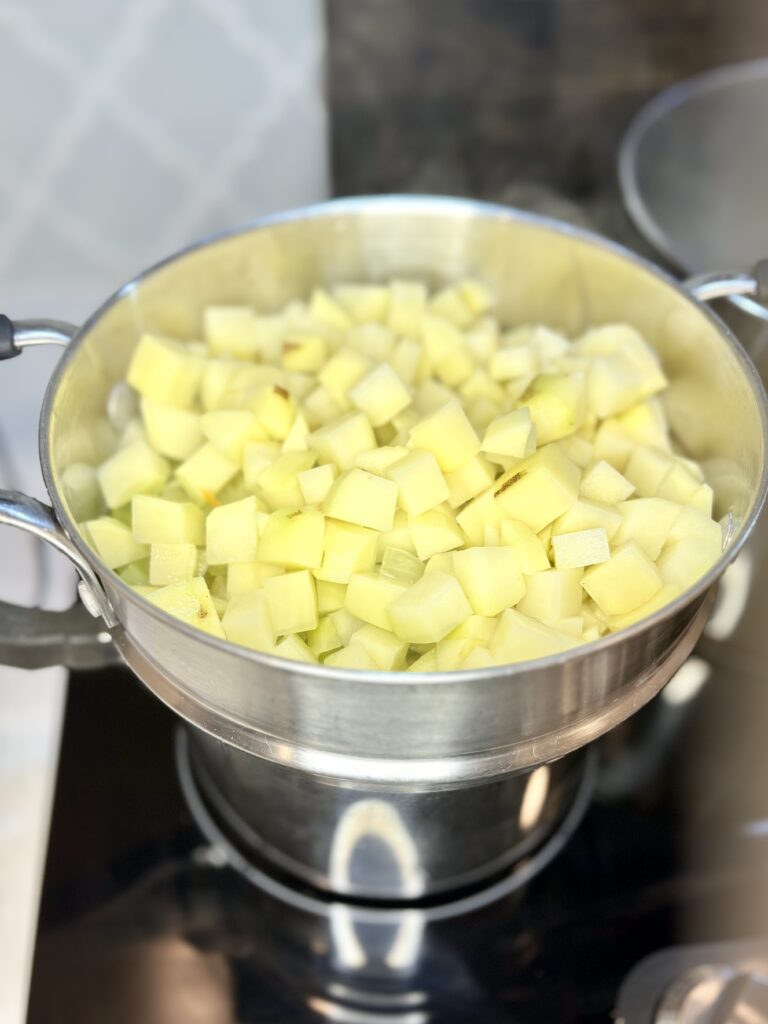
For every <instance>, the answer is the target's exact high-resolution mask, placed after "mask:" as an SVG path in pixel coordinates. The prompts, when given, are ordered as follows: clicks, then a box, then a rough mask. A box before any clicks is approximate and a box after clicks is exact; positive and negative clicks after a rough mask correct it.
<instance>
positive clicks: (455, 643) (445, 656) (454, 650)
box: [435, 637, 477, 672]
mask: <svg viewBox="0 0 768 1024" xmlns="http://www.w3.org/2000/svg"><path fill="white" fill-rule="evenodd" d="M475 647H477V644H476V643H475V641H474V640H469V639H467V638H464V639H458V640H449V639H448V637H445V638H444V639H443V640H440V641H439V642H438V643H437V644H435V668H436V670H437V671H438V672H457V671H458V670H459V669H462V668H464V664H465V662H466V660H467V658H468V657H469V655H470V654H471V653H472V651H473V650H474V649H475Z"/></svg>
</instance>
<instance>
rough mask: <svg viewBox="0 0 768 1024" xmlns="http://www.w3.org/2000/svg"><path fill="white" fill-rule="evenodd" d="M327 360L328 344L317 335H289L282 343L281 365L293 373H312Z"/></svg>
mask: <svg viewBox="0 0 768 1024" xmlns="http://www.w3.org/2000/svg"><path fill="white" fill-rule="evenodd" d="M327 359H328V342H327V340H326V339H325V338H322V337H320V336H319V335H317V334H291V335H290V336H289V337H287V338H286V339H285V341H284V342H283V351H282V365H283V369H284V370H290V371H291V372H293V373H314V372H316V371H317V370H319V369H320V367H321V366H323V365H324V364H325V362H326V361H327Z"/></svg>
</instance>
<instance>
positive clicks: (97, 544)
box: [82, 516, 149, 569]
mask: <svg viewBox="0 0 768 1024" xmlns="http://www.w3.org/2000/svg"><path fill="white" fill-rule="evenodd" d="M82 528H83V531H84V532H85V535H86V538H87V539H88V540H89V541H90V542H91V545H92V547H94V548H95V549H96V554H97V555H98V556H99V558H100V559H101V560H102V562H103V563H104V564H105V565H106V566H107V568H108V569H120V568H121V567H122V566H124V565H128V563H129V562H135V561H136V560H137V559H139V558H145V557H146V555H147V554H148V553H149V549H148V548H147V546H146V545H145V544H139V543H137V541H136V540H135V539H134V536H133V533H132V532H131V528H130V527H129V526H126V525H125V523H121V522H120V521H119V520H117V519H113V518H112V517H111V516H101V517H100V518H98V519H91V520H89V521H88V522H86V523H83V524H82Z"/></svg>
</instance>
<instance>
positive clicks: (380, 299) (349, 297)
mask: <svg viewBox="0 0 768 1024" xmlns="http://www.w3.org/2000/svg"><path fill="white" fill-rule="evenodd" d="M333 294H334V296H335V297H336V298H337V299H338V301H339V303H340V304H341V305H342V306H343V307H344V309H345V310H346V311H347V313H349V314H350V316H351V317H352V318H353V320H356V321H357V323H359V324H364V323H370V322H371V321H375V322H377V323H382V322H383V321H384V320H386V318H387V311H388V309H389V289H388V288H387V287H386V286H385V285H381V284H339V285H336V287H335V288H334V289H333Z"/></svg>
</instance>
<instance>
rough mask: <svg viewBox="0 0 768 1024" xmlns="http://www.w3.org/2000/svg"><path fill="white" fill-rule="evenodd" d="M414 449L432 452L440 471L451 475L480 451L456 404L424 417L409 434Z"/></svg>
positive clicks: (477, 439)
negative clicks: (424, 449)
mask: <svg viewBox="0 0 768 1024" xmlns="http://www.w3.org/2000/svg"><path fill="white" fill-rule="evenodd" d="M410 435H411V441H412V442H413V445H414V447H415V448H426V449H427V451H430V452H432V454H433V455H434V456H435V458H436V459H437V461H438V464H439V466H440V468H441V469H442V470H443V471H444V472H448V473H450V472H452V471H453V470H455V469H459V468H460V467H461V466H463V465H464V464H465V463H467V462H469V460H470V459H471V458H472V456H473V455H476V454H477V453H478V452H479V451H480V438H479V437H478V436H477V434H476V433H475V430H474V427H473V426H472V424H471V423H470V422H469V420H468V419H467V416H466V413H465V412H464V410H463V409H462V407H461V405H460V404H459V403H458V402H457V401H452V402H449V403H448V404H447V405H444V406H443V407H442V408H441V409H437V410H436V411H435V412H433V413H431V414H429V415H427V416H425V417H424V419H422V420H420V422H419V423H417V424H415V426H413V427H412V428H411V431H410Z"/></svg>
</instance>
